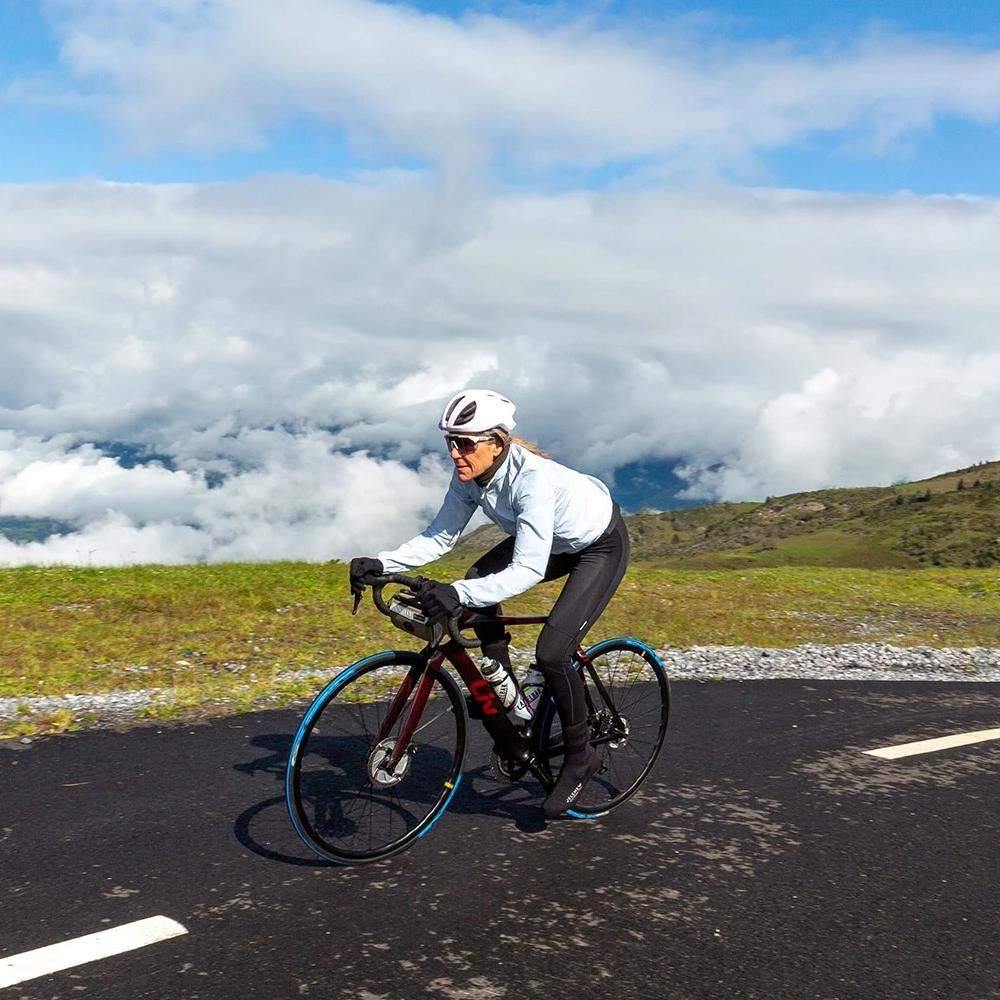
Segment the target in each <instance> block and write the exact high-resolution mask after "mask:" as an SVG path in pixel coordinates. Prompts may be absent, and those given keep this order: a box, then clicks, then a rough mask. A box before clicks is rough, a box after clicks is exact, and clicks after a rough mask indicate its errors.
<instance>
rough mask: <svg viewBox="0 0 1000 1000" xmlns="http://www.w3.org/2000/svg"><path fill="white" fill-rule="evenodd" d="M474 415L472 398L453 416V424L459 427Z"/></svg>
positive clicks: (474, 406)
mask: <svg viewBox="0 0 1000 1000" xmlns="http://www.w3.org/2000/svg"><path fill="white" fill-rule="evenodd" d="M475 415H476V401H475V400H473V401H472V402H471V403H469V405H468V406H466V407H465V409H463V410H462V412H461V413H459V415H458V416H457V417H455V425H456V426H458V427H460V426H461V425H462V424H467V423H468V422H469V421H470V420H471V419H472V418H473V417H474V416H475Z"/></svg>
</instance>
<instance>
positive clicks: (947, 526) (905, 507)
mask: <svg viewBox="0 0 1000 1000" xmlns="http://www.w3.org/2000/svg"><path fill="white" fill-rule="evenodd" d="M628 525H629V532H630V534H631V537H632V541H633V559H634V560H636V561H639V562H646V563H653V564H656V565H661V566H669V567H674V568H678V569H680V568H685V569H723V568H730V569H746V568H751V567H755V566H756V567H765V566H802V565H810V566H843V567H858V568H869V569H888V568H901V569H902V568H916V567H920V566H956V567H970V568H971V567H991V566H1000V462H989V463H983V464H981V465H978V466H972V467H971V468H968V469H961V470H958V471H956V472H950V473H946V474H944V475H940V476H935V477H934V478H932V479H926V480H921V481H919V482H914V483H903V484H900V485H897V486H888V487H873V488H866V489H831V490H817V491H814V492H810V493H792V494H789V495H788V496H782V497H768V499H767V500H766V501H764V502H763V503H743V504H712V505H709V506H705V507H698V508H694V509H690V510H684V511H667V512H665V513H641V514H637V515H635V516H633V517H630V518H629V519H628Z"/></svg>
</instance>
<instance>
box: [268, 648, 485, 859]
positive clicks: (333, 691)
mask: <svg viewBox="0 0 1000 1000" xmlns="http://www.w3.org/2000/svg"><path fill="white" fill-rule="evenodd" d="M426 664H427V658H426V657H425V656H423V655H422V654H420V653H414V652H412V651H409V650H394V651H387V652H384V653H378V654H376V655H374V656H369V657H367V658H365V659H363V660H359V661H358V662H357V663H354V664H352V665H351V666H349V667H346V668H345V669H344V670H342V671H341V672H340V673H339V674H338V675H337V676H336V677H335V678H334V679H333V680H332V681H331V682H330V683H329V684H328V685H327V686H326V687H325V688H324V689H323V690H322V691H321V692H320V693H319V694H318V695H317V696H316V698H315V700H314V701H313V703H312V705H311V706H310V707H309V709H308V711H307V712H306V714H305V715H304V716H303V719H302V722H301V723H300V725H299V728H298V731H297V732H296V734H295V737H294V739H293V741H292V747H291V750H290V752H289V755H288V764H287V767H286V769H285V800H286V804H287V806H288V814H289V816H290V817H291V821H292V825H293V826H294V827H295V830H296V832H297V833H298V835H299V837H300V838H301V839H302V841H303V842H304V843H305V844H306V846H308V847H309V848H310V849H311V850H312V851H314V852H315V853H316V854H318V855H319V856H320V857H322V858H325V859H327V860H329V861H333V862H336V863H337V864H343V865H356V864H364V863H366V862H370V861H378V860H380V859H382V858H388V857H391V856H392V855H394V854H398V853H399V852H400V851H403V850H405V849H406V848H407V847H409V846H410V845H411V844H413V842H414V841H415V840H417V839H418V838H420V837H423V836H424V835H425V834H426V833H428V832H429V831H430V829H431V827H433V825H434V823H435V822H437V820H438V819H439V818H440V816H441V814H442V813H443V812H444V810H445V809H447V807H448V804H449V802H450V801H451V799H452V797H453V796H454V794H455V792H456V790H457V789H458V785H459V783H460V781H461V772H462V763H463V761H464V758H465V749H466V736H467V729H468V721H467V715H466V709H465V699H464V698H463V697H462V693H461V690H460V688H459V686H458V684H457V683H456V682H455V680H454V678H453V677H452V676H451V674H449V673H448V672H447V671H446V670H439V671H438V672H437V674H436V675H435V678H434V683H433V686H432V688H431V694H430V698H429V699H428V701H427V704H426V705H425V707H424V710H423V713H422V715H421V718H420V721H419V724H418V726H417V730H416V732H415V733H414V735H413V738H412V740H411V742H410V748H409V749H408V751H407V753H406V754H405V755H404V758H403V759H402V760H401V761H400V764H401V765H403V764H404V761H405V765H404V766H403V768H402V770H401V771H400V772H399V774H398V775H396V774H390V773H389V772H388V771H387V770H386V769H385V768H384V767H381V768H380V767H379V764H380V762H384V759H385V757H386V756H387V755H388V752H390V751H391V749H392V745H393V744H392V743H391V742H390V741H392V740H393V737H394V734H398V732H399V730H400V728H401V726H402V721H403V719H405V717H406V712H407V709H408V708H409V706H410V704H411V702H412V698H413V691H412V690H411V691H410V694H409V696H408V698H407V700H406V702H405V706H404V708H403V710H402V711H401V712H400V713H399V716H398V718H397V719H396V722H395V724H394V725H393V726H392V728H391V729H390V731H389V734H388V736H387V737H386V739H384V740H382V741H381V742H380V743H379V744H378V745H374V746H373V744H372V740H373V739H374V738H375V736H377V734H378V731H379V727H380V726H381V724H382V722H383V720H384V719H385V717H386V715H387V712H388V708H389V705H390V702H391V701H392V699H393V697H394V695H395V694H396V692H397V691H398V690H400V688H401V684H402V682H403V679H404V678H405V677H406V676H407V675H408V674H411V676H412V679H413V680H414V681H416V680H417V679H418V678H419V676H421V675H422V673H423V669H424V668H425V667H426ZM414 688H415V683H414Z"/></svg>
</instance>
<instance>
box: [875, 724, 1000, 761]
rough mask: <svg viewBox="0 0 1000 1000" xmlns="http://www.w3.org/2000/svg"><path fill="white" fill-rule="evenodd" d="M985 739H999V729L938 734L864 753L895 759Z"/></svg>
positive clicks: (981, 741) (961, 745) (984, 740)
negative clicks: (930, 737) (915, 741)
mask: <svg viewBox="0 0 1000 1000" xmlns="http://www.w3.org/2000/svg"><path fill="white" fill-rule="evenodd" d="M987 740H1000V729H981V730H979V732H978V733H956V734H955V735H954V736H939V737H937V738H936V739H933V740H920V741H918V742H917V743H900V744H899V746H895V747H881V748H880V749H878V750H865V751H864V753H866V754H868V755H870V756H872V757H884V758H885V759H886V760H895V759H896V758H897V757H912V756H914V755H915V754H918V753H933V752H934V751H935V750H947V749H949V747H964V746H967V745H968V744H970V743H985V742H986V741H987Z"/></svg>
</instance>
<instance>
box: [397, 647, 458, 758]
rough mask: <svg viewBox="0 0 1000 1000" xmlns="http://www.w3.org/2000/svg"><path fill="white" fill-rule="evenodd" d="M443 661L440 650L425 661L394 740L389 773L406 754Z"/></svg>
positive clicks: (442, 654)
mask: <svg viewBox="0 0 1000 1000" xmlns="http://www.w3.org/2000/svg"><path fill="white" fill-rule="evenodd" d="M443 659H444V653H442V652H441V651H440V650H435V651H434V652H433V653H431V655H430V656H429V657H428V659H427V665H426V666H425V667H424V672H423V673H422V674H421V675H420V680H419V681H417V690H416V692H415V693H414V695H413V701H412V702H411V703H410V710H409V711H408V712H407V713H406V720H405V721H404V723H403V728H402V729H401V730H400V731H399V738H398V739H397V740H396V745H395V746H394V747H393V748H392V756H391V757H390V758H389V767H388V770H389V771H392V770H393V769H394V768H395V767H396V765H397V764H398V763H399V762H400V760H402V758H403V754H404V753H406V749H407V747H409V745H410V740H411V739H413V734H414V733H415V732H416V731H417V723H418V722H419V721H420V716H421V715H423V711H424V706H425V705H426V704H427V699H428V697H429V696H430V693H431V685H432V684H433V683H434V678H435V676H437V672H438V670H439V669H440V667H441V661H442V660H443Z"/></svg>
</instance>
